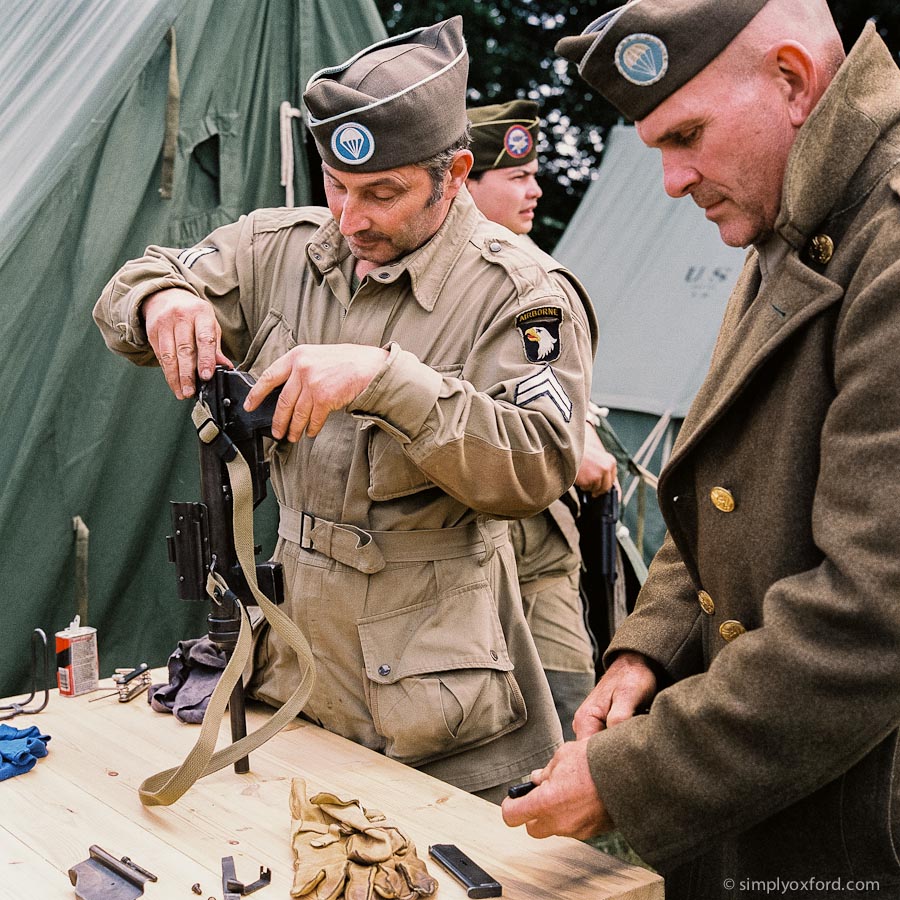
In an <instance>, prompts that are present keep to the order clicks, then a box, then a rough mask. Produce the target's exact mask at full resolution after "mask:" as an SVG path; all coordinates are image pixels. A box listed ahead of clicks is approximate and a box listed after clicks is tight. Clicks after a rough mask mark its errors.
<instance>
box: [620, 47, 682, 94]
mask: <svg viewBox="0 0 900 900" xmlns="http://www.w3.org/2000/svg"><path fill="white" fill-rule="evenodd" d="M615 61H616V68H617V69H618V70H619V74H620V75H621V76H622V77H623V78H624V79H625V80H626V81H630V82H631V83H632V84H636V85H637V86H638V87H649V86H650V85H651V84H656V82H657V81H659V80H660V78H662V77H663V75H665V74H666V72H667V71H668V69H669V51H668V50H667V49H666V45H665V44H664V43H663V42H662V41H661V40H660V39H659V38H658V37H657V36H656V35H655V34H629V35H628V37H625V38H622V40H621V41H619V46H618V47H616V53H615Z"/></svg>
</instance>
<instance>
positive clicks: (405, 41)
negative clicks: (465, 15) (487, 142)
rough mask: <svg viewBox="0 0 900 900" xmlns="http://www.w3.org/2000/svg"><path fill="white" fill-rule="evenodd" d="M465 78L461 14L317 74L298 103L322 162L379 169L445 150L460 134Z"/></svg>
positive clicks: (466, 59)
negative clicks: (304, 107)
mask: <svg viewBox="0 0 900 900" xmlns="http://www.w3.org/2000/svg"><path fill="white" fill-rule="evenodd" d="M468 74H469V56H468V53H467V52H466V44H465V41H464V40H463V33H462V17H461V16H454V17H453V18H451V19H445V20H444V21H443V22H438V23H437V24H435V25H429V26H427V27H425V28H416V29H414V30H413V31H408V32H406V33H405V34H401V35H397V36H396V37H392V38H387V39H386V40H384V41H379V42H378V43H377V44H372V46H371V47H367V48H366V49H365V50H361V51H360V52H359V53H357V54H356V55H355V56H353V57H351V58H350V59H348V60H347V62H345V63H343V64H341V65H338V66H331V67H329V68H327V69H320V70H319V71H318V72H316V73H315V74H314V75H313V76H312V77H311V78H310V79H309V82H308V83H307V85H306V91H305V92H304V94H303V102H304V103H305V104H306V109H307V113H308V115H307V123H308V125H309V129H310V131H311V132H312V135H313V137H314V138H315V141H316V146H317V147H318V148H319V153H320V154H321V155H322V159H324V160H325V162H326V163H327V164H328V165H329V166H332V167H333V168H335V169H339V170H341V171H344V172H380V171H383V170H384V169H393V168H396V167H398V166H405V165H408V164H409V163H417V162H421V161H422V160H423V159H428V158H429V157H431V156H434V154H436V153H440V152H441V151H443V150H446V149H447V148H448V147H450V146H451V145H453V144H454V143H455V142H456V141H457V140H459V138H461V137H462V135H463V134H464V133H465V130H466V125H467V119H466V79H467V77H468Z"/></svg>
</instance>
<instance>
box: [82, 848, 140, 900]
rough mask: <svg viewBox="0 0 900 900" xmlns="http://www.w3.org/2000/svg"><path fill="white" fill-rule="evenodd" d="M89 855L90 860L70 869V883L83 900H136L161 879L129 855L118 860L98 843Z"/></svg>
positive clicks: (90, 850) (90, 849)
mask: <svg viewBox="0 0 900 900" xmlns="http://www.w3.org/2000/svg"><path fill="white" fill-rule="evenodd" d="M88 852H89V853H90V858H89V859H86V860H84V862H80V863H78V864H77V865H75V866H72V868H71V869H69V881H71V882H72V884H73V885H74V886H75V896H76V897H78V898H79V900H135V898H136V897H140V896H141V894H143V893H144V884H145V883H146V882H148V881H156V880H157V878H156V876H155V875H154V874H153V873H152V872H148V871H147V870H146V869H144V868H142V867H141V866H139V865H137V863H134V862H132V861H131V860H130V859H129V858H128V857H127V856H123V857H122V858H121V859H116V858H115V857H114V856H113V855H112V854H111V853H107V852H106V851H105V850H104V849H103V848H102V847H98V846H97V845H96V844H93V845H91V847H90V848H89V850H88Z"/></svg>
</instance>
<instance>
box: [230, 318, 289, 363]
mask: <svg viewBox="0 0 900 900" xmlns="http://www.w3.org/2000/svg"><path fill="white" fill-rule="evenodd" d="M296 346H297V340H296V338H295V337H294V332H293V329H292V328H291V327H290V326H289V325H288V323H287V322H285V320H284V318H283V316H282V315H281V313H280V312H279V311H278V310H276V309H273V310H269V312H268V313H267V315H266V317H265V319H263V322H262V325H261V326H260V328H259V330H258V331H257V332H256V334H255V335H253V340H252V341H251V342H250V347H249V348H248V350H247V355H246V356H245V357H244V359H243V361H242V362H241V366H240V367H241V369H244V370H245V371H248V372H251V373H252V374H253V375H254V376H255V377H256V378H259V376H260V375H261V374H262V373H263V372H264V371H265V370H266V369H267V368H268V367H269V366H271V365H272V363H273V362H275V360H277V359H279V358H280V357H282V356H284V354H285V353H287V352H288V350H293V349H294V347H296Z"/></svg>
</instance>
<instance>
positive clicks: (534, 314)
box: [516, 306, 562, 363]
mask: <svg viewBox="0 0 900 900" xmlns="http://www.w3.org/2000/svg"><path fill="white" fill-rule="evenodd" d="M561 323H562V309H560V308H559V307H558V306H536V307H535V308H534V309H529V310H526V311H525V312H523V313H519V315H517V316H516V328H518V329H519V331H520V332H521V333H522V346H523V347H524V349H525V358H526V359H527V360H528V362H533V363H549V362H553V361H554V360H556V359H559V352H560V350H561V349H562V348H561V347H560V344H559V326H560V324H561Z"/></svg>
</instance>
